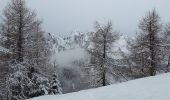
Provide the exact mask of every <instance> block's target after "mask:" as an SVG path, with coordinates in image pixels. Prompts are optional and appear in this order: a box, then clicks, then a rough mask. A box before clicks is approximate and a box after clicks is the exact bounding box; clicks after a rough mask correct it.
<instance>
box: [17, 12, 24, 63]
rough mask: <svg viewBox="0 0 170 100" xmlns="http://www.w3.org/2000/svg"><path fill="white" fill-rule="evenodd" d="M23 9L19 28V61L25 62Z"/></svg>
mask: <svg viewBox="0 0 170 100" xmlns="http://www.w3.org/2000/svg"><path fill="white" fill-rule="evenodd" d="M22 16H23V15H22V11H20V16H19V17H20V18H19V29H18V35H19V36H18V62H23V47H22V44H23V39H22V37H23V33H22V28H23V21H22V18H23V17H22Z"/></svg>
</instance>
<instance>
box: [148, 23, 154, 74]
mask: <svg viewBox="0 0 170 100" xmlns="http://www.w3.org/2000/svg"><path fill="white" fill-rule="evenodd" d="M151 25H152V22H150V27H149V32H150V33H149V35H150V37H149V38H150V53H151V54H150V58H151V66H150V76H154V75H155V52H154V47H155V45H154V35H155V34H154V33H153V32H152V26H151Z"/></svg>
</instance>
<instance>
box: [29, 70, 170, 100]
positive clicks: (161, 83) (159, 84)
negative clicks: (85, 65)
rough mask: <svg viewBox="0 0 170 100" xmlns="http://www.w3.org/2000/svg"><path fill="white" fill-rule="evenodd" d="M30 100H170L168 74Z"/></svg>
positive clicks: (169, 78)
mask: <svg viewBox="0 0 170 100" xmlns="http://www.w3.org/2000/svg"><path fill="white" fill-rule="evenodd" d="M30 100H170V73H168V74H162V75H159V76H155V77H148V78H143V79H138V80H133V81H129V82H125V83H120V84H116V85H110V86H106V87H101V88H97V89H90V90H84V91H80V92H75V93H69V94H63V95H57V96H54V95H53V96H42V97H37V98H33V99H30Z"/></svg>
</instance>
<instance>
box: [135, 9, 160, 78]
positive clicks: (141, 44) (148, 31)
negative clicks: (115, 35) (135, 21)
mask: <svg viewBox="0 0 170 100" xmlns="http://www.w3.org/2000/svg"><path fill="white" fill-rule="evenodd" d="M139 29H140V32H139V35H138V36H137V39H136V42H137V45H136V46H135V47H134V48H136V49H135V50H137V52H136V55H137V56H138V58H140V59H139V61H140V63H142V66H143V67H147V68H148V70H149V75H150V76H154V75H155V74H156V70H157V68H158V67H159V63H160V59H161V58H160V53H161V49H160V44H161V41H160V37H159V33H160V31H161V23H160V17H159V15H158V14H157V12H156V10H155V9H154V10H153V11H149V12H148V13H147V15H146V16H145V17H144V18H143V19H142V20H141V22H140V23H139ZM137 56H136V57H137ZM148 63H149V65H148Z"/></svg>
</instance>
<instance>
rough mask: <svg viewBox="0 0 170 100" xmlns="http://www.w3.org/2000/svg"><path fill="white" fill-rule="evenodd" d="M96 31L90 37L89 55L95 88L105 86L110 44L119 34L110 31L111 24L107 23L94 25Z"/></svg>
mask: <svg viewBox="0 0 170 100" xmlns="http://www.w3.org/2000/svg"><path fill="white" fill-rule="evenodd" d="M95 29H96V31H95V32H93V33H92V34H91V36H90V40H91V48H90V49H89V53H90V55H91V64H92V65H94V66H95V68H94V69H95V70H96V71H95V73H93V74H95V75H94V76H96V77H95V82H92V84H93V85H95V86H106V85H107V77H106V73H107V68H108V66H107V65H108V59H109V53H110V52H111V50H112V49H111V48H112V46H113V45H112V44H113V43H114V42H115V41H116V40H117V39H118V38H119V34H118V33H116V32H113V31H112V23H111V22H108V23H107V24H106V25H101V24H99V23H98V22H96V24H95Z"/></svg>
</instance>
